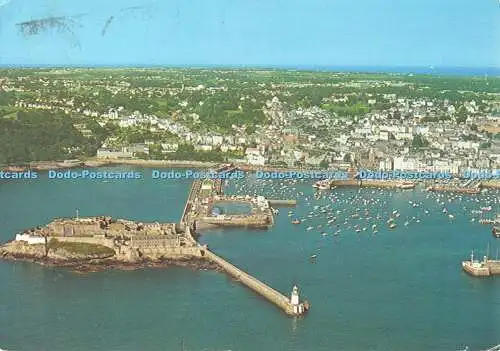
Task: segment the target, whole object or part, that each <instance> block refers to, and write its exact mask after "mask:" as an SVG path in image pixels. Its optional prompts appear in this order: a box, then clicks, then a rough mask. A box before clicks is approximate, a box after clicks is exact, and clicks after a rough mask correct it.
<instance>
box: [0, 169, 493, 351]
mask: <svg viewBox="0 0 500 351" xmlns="http://www.w3.org/2000/svg"><path fill="white" fill-rule="evenodd" d="M123 169H124V170H129V168H123ZM136 170H139V171H141V172H143V174H144V175H145V178H144V179H141V180H130V181H123V180H122V181H110V182H106V183H105V182H103V181H90V180H89V181H81V180H79V181H74V180H70V181H60V180H59V181H54V180H48V179H46V177H45V176H43V177H42V179H39V180H30V181H17V182H3V183H0V199H1V204H0V240H1V241H7V240H10V239H11V238H13V236H14V235H15V233H16V232H18V231H20V230H23V229H25V228H29V227H31V226H35V225H39V224H45V223H47V222H49V221H50V220H52V218H53V217H67V216H74V215H75V211H76V209H79V213H80V216H92V215H101V214H107V215H112V216H114V217H118V218H130V219H134V220H141V221H178V220H179V218H180V216H181V211H182V208H183V206H184V202H185V200H186V197H187V193H188V189H189V186H190V183H191V182H190V181H189V180H181V181H179V180H169V181H165V180H162V181H159V180H152V179H150V177H149V176H148V175H149V174H150V170H147V169H136ZM240 182H241V181H240ZM266 186H267V188H266V189H268V188H270V187H273V190H266V189H263V188H262V184H261V183H259V182H257V181H255V180H253V179H249V180H246V188H245V189H243V191H245V190H249V191H250V190H251V191H252V192H253V191H254V190H256V191H257V193H262V192H264V193H263V195H269V197H271V198H276V197H278V196H282V197H283V198H291V197H292V196H296V195H297V192H300V191H302V192H303V195H302V194H300V195H299V196H298V197H297V199H298V203H299V205H298V207H297V208H294V209H287V208H282V209H280V213H279V214H278V215H277V217H276V221H275V226H274V227H273V228H272V229H271V230H269V231H250V230H240V229H238V230H234V229H231V230H212V231H209V232H205V233H203V236H202V237H201V239H200V240H201V241H203V242H205V243H208V244H209V246H210V247H211V248H212V249H214V250H215V251H216V252H217V253H219V254H221V255H222V256H224V257H226V258H228V259H230V260H231V261H232V262H233V263H234V264H236V265H237V266H239V267H241V268H243V269H245V270H247V271H249V272H250V273H252V274H254V275H255V276H256V277H257V278H259V279H261V280H263V281H264V282H267V283H269V284H270V285H271V286H272V287H274V288H276V289H277V290H280V291H282V292H283V293H286V294H288V293H289V292H290V291H291V288H292V286H293V284H294V283H297V284H298V285H299V287H300V288H301V293H302V294H303V295H304V296H305V297H306V298H307V299H308V300H309V301H310V302H311V303H312V309H311V311H310V313H309V314H308V315H307V316H306V317H305V318H302V319H291V318H288V317H286V316H285V315H284V314H283V313H282V312H281V311H280V310H279V309H277V308H276V307H275V306H273V305H272V304H270V303H268V302H267V301H265V300H263V299H262V298H261V297H259V296H257V295H256V294H254V293H253V292H251V291H249V290H248V289H247V288H245V287H243V286H242V285H240V284H239V283H236V282H233V281H232V280H231V279H229V278H228V277H226V276H225V275H223V274H221V273H217V272H211V271H192V270H188V269H182V268H172V269H150V270H140V271H128V272H120V271H109V272H100V273H92V274H85V275H81V274H75V273H72V272H69V271H66V270H62V269H53V268H43V267H40V266H38V265H34V264H29V263H23V262H0V281H1V282H2V286H1V290H0V348H3V349H8V350H89V349H101V350H182V349H184V350H186V351H187V350H229V349H230V350H233V351H236V350H256V349H258V350H263V351H264V350H273V351H274V350H311V351H313V350H410V351H412V350H415V351H417V350H443V351H444V350H452V351H453V350H457V349H460V348H463V347H465V345H468V346H469V349H470V350H478V349H483V348H486V347H487V346H493V345H496V344H498V343H500V328H499V324H498V322H499V321H500V278H492V279H489V278H487V279H477V278H476V279H475V278H472V277H469V276H467V275H465V274H464V273H463V272H462V271H461V269H460V262H461V261H462V260H463V259H464V258H466V257H467V256H468V254H469V253H470V250H471V249H474V250H476V252H477V254H478V255H479V254H483V253H484V252H485V251H486V247H487V245H488V244H489V246H490V252H492V253H493V256H494V254H495V252H496V250H497V248H499V247H500V244H499V243H500V240H496V241H495V239H494V238H493V237H492V235H491V234H490V227H489V226H485V225H480V224H477V223H473V222H470V220H471V218H478V215H474V214H471V210H477V209H479V208H480V207H482V206H487V205H490V204H492V199H495V198H497V197H498V193H495V194H492V193H489V194H488V195H481V196H475V197H463V198H462V200H459V199H458V198H454V199H451V198H450V197H448V196H444V195H443V196H442V197H441V199H442V200H443V201H445V205H441V204H438V203H437V202H436V195H432V196H429V195H428V194H427V193H425V192H421V191H420V190H414V191H405V192H401V191H398V192H391V191H372V190H361V191H360V192H358V190H357V189H345V190H334V191H332V192H330V193H325V194H324V196H322V197H321V198H319V199H315V198H314V197H313V189H312V188H311V186H310V183H303V184H296V185H294V186H293V187H292V186H286V187H285V186H284V185H278V184H277V183H275V184H274V185H271V184H270V183H268V184H267V185H266ZM228 191H236V190H235V188H234V184H230V186H229V189H228ZM240 191H241V189H240ZM426 196H428V197H426ZM353 199H354V200H353ZM370 199H375V200H376V201H378V202H377V203H372V204H369V203H363V202H362V201H363V200H366V201H369V200H370ZM448 199H450V200H451V201H448ZM472 199H477V202H476V201H474V202H473V201H472ZM409 201H412V202H417V203H418V204H419V207H412V206H410V205H409ZM314 206H319V207H317V208H316V209H315V208H314ZM443 206H446V208H447V209H448V211H449V213H453V214H454V216H455V218H454V219H450V218H449V217H448V216H447V215H445V214H443V213H442V209H443ZM493 207H494V208H493V211H492V213H491V215H493V213H496V212H495V211H497V212H498V210H499V206H498V200H497V202H496V203H495V202H494V203H493ZM356 208H361V213H364V212H363V211H364V209H365V208H369V209H370V213H371V214H370V216H372V215H373V214H374V213H380V214H381V219H380V220H375V219H371V220H367V219H366V218H362V219H352V218H350V219H348V223H349V224H347V225H344V224H343V223H344V220H345V219H346V218H347V217H348V216H349V215H350V214H352V213H354V212H355V211H356ZM321 209H328V211H332V210H333V211H335V212H334V213H335V216H336V217H337V218H338V219H337V221H336V223H339V224H340V227H339V228H341V234H340V235H339V236H332V235H331V234H332V233H333V232H334V231H335V230H334V229H335V228H334V227H331V226H328V224H327V219H326V217H325V216H326V213H322V212H321ZM394 209H397V210H399V212H400V213H401V216H400V217H399V218H398V219H397V220H396V222H397V223H398V227H396V228H395V229H394V230H389V229H388V228H387V225H386V224H385V222H386V220H387V218H388V217H387V213H391V212H392V211H393V210H394ZM424 209H427V210H428V211H429V212H430V213H429V214H425V213H423V211H424ZM289 210H292V211H293V212H294V213H293V215H291V216H288V215H287V213H288V211H289ZM336 211H340V212H339V213H337V212H336ZM310 213H312V214H310ZM308 216H311V217H308ZM295 217H299V218H305V219H307V221H305V222H303V223H302V224H300V225H293V224H291V220H292V219H293V218H295ZM362 217H366V216H364V215H362ZM413 217H417V218H419V219H420V223H417V222H416V221H415V220H414V219H413V220H412V218H413ZM407 219H408V220H409V224H408V226H404V224H403V223H404V222H405V220H407ZM355 223H360V227H368V230H367V231H362V232H360V233H356V232H355V231H354V229H353V228H352V227H351V228H348V226H349V225H353V224H355ZM373 223H376V224H377V225H378V227H379V232H378V233H377V234H376V235H373V234H372V233H371V225H372V224H373ZM318 225H322V228H318V227H317V226H318ZM308 226H312V227H314V229H312V230H306V228H307V227H308ZM322 232H325V234H326V235H325V236H323V235H321V233H322ZM312 254H317V256H318V258H317V261H316V263H315V264H312V263H310V262H309V257H310V256H311V255H312Z"/></svg>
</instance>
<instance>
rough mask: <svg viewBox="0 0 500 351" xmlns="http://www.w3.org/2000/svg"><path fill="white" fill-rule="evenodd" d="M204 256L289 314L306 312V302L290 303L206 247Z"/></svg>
mask: <svg viewBox="0 0 500 351" xmlns="http://www.w3.org/2000/svg"><path fill="white" fill-rule="evenodd" d="M204 256H205V257H206V258H207V259H209V260H211V261H212V262H214V263H216V264H218V265H219V266H220V267H221V268H223V269H224V270H225V271H226V272H227V273H228V274H229V275H231V276H232V277H234V278H235V279H237V280H238V281H240V282H241V283H242V284H243V285H245V286H247V287H249V288H250V289H252V290H253V291H255V292H256V293H258V294H260V295H262V296H263V297H265V298H266V299H267V300H269V301H270V302H272V303H274V304H275V305H276V306H278V307H279V308H281V309H282V310H283V311H284V312H285V313H286V314H287V315H289V316H298V315H301V314H303V313H304V312H306V310H307V308H308V306H307V303H302V302H299V303H298V304H292V302H291V299H290V298H288V297H286V296H285V295H283V294H282V293H280V292H279V291H277V290H275V289H273V288H271V287H270V286H269V285H267V284H265V283H263V282H261V281H260V280H258V279H256V278H254V277H253V276H251V275H250V274H248V273H247V272H245V271H243V270H241V269H240V268H238V267H236V266H235V265H233V264H231V263H229V262H228V261H226V260H225V259H223V258H222V257H219V256H217V255H216V254H214V253H213V252H211V251H210V250H208V249H205V252H204Z"/></svg>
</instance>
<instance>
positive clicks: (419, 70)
mask: <svg viewBox="0 0 500 351" xmlns="http://www.w3.org/2000/svg"><path fill="white" fill-rule="evenodd" d="M36 68H54V69H57V68H60V69H65V68H66V69H79V68H86V69H92V68H93V69H186V70H189V69H192V70H200V69H216V70H256V71H260V70H276V71H290V70H291V71H299V72H310V71H313V72H332V73H336V72H338V73H353V74H356V73H366V74H406V75H407V74H414V75H433V76H457V77H460V76H463V77H477V76H480V77H484V76H491V77H500V67H445V66H362V65H360V66H336V65H333V66H330V65H307V64H304V65H302V64H298V65H294V64H286V65H267V64H253V65H245V64H221V65H206V64H195V65H180V64H172V65H167V64H165V65H159V64H158V65H154V64H141V63H128V64H74V65H60V64H25V65H22V64H0V69H36Z"/></svg>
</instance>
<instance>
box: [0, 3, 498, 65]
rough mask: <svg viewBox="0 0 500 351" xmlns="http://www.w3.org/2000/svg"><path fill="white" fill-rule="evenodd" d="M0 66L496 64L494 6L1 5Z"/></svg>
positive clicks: (493, 4) (488, 4) (481, 4)
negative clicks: (31, 29) (26, 28)
mask: <svg viewBox="0 0 500 351" xmlns="http://www.w3.org/2000/svg"><path fill="white" fill-rule="evenodd" d="M136 6H140V7H136ZM131 7H132V8H131ZM111 16H112V17H111ZM50 17H56V19H55V20H54V21H53V22H59V24H60V25H61V28H59V29H57V28H52V29H51V28H46V29H43V30H40V31H39V32H38V33H36V34H29V33H27V34H26V33H25V34H23V32H22V28H23V27H22V26H20V25H19V23H23V22H27V21H32V20H39V19H44V18H50ZM107 22H108V26H107V27H106V30H105V31H104V27H105V24H106V23H107ZM42 24H43V23H42ZM62 27H63V28H62ZM103 31H104V35H103ZM0 64H2V65H132V66H138V65H166V66H168V65H173V66H178V65H186V66H189V65H242V66H343V67H344V66H347V67H348V66H370V67H394V66H425V67H427V66H436V67H497V68H498V67H500V3H499V1H498V0H151V1H148V0H84V1H83V0H0Z"/></svg>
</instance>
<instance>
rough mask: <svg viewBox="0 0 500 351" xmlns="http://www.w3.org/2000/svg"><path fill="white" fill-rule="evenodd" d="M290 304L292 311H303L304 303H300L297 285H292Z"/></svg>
mask: <svg viewBox="0 0 500 351" xmlns="http://www.w3.org/2000/svg"><path fill="white" fill-rule="evenodd" d="M290 304H291V305H292V308H293V313H295V314H302V313H304V305H303V304H301V303H300V299H299V288H297V285H294V286H293V289H292V295H291V297H290Z"/></svg>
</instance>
